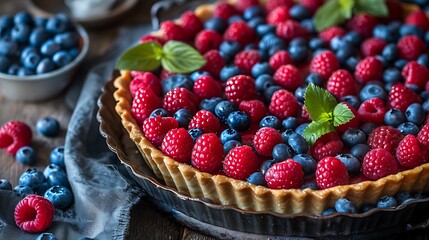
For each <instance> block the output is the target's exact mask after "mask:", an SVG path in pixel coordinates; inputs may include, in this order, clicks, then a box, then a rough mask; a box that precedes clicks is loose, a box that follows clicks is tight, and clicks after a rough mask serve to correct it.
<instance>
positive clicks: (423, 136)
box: [417, 123, 429, 148]
mask: <svg viewBox="0 0 429 240" xmlns="http://www.w3.org/2000/svg"><path fill="white" fill-rule="evenodd" d="M417 139H418V140H419V142H420V143H422V144H423V145H425V147H426V148H429V123H426V124H425V125H424V126H423V127H422V129H421V130H420V132H419V133H418V134H417Z"/></svg>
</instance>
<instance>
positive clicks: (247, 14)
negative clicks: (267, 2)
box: [243, 6, 265, 20]
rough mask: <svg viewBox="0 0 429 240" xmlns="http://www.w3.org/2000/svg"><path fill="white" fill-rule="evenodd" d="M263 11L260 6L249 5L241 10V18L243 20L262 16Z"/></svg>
mask: <svg viewBox="0 0 429 240" xmlns="http://www.w3.org/2000/svg"><path fill="white" fill-rule="evenodd" d="M264 16H265V11H264V9H262V7H261V6H251V7H248V8H246V10H244V12H243V18H244V19H245V20H250V19H252V18H255V17H264Z"/></svg>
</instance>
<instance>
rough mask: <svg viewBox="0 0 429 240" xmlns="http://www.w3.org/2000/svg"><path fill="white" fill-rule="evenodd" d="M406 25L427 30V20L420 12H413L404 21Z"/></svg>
mask: <svg viewBox="0 0 429 240" xmlns="http://www.w3.org/2000/svg"><path fill="white" fill-rule="evenodd" d="M405 23H406V24H410V25H415V26H417V27H419V28H421V29H422V30H423V31H426V30H428V29H429V19H428V17H427V16H426V13H425V12H424V11H422V10H417V11H413V12H412V13H410V14H409V15H408V16H407V18H406V19H405Z"/></svg>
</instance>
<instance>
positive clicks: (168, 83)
mask: <svg viewBox="0 0 429 240" xmlns="http://www.w3.org/2000/svg"><path fill="white" fill-rule="evenodd" d="M161 86H162V92H163V93H164V94H166V93H167V92H169V91H171V90H172V89H174V88H186V89H188V90H189V91H192V90H193V86H194V84H193V83H192V80H191V79H190V78H189V77H188V76H187V75H184V74H176V75H173V76H170V77H167V78H166V79H165V80H164V81H162V82H161Z"/></svg>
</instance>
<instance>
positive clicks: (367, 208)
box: [359, 203, 377, 213]
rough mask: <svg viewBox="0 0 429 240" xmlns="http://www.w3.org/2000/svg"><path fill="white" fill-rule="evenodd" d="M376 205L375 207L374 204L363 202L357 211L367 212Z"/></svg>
mask: <svg viewBox="0 0 429 240" xmlns="http://www.w3.org/2000/svg"><path fill="white" fill-rule="evenodd" d="M376 207H377V206H376V205H374V204H370V203H367V204H364V205H362V206H361V207H360V209H359V212H362V213H364V212H368V211H370V210H372V209H374V208H376Z"/></svg>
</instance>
